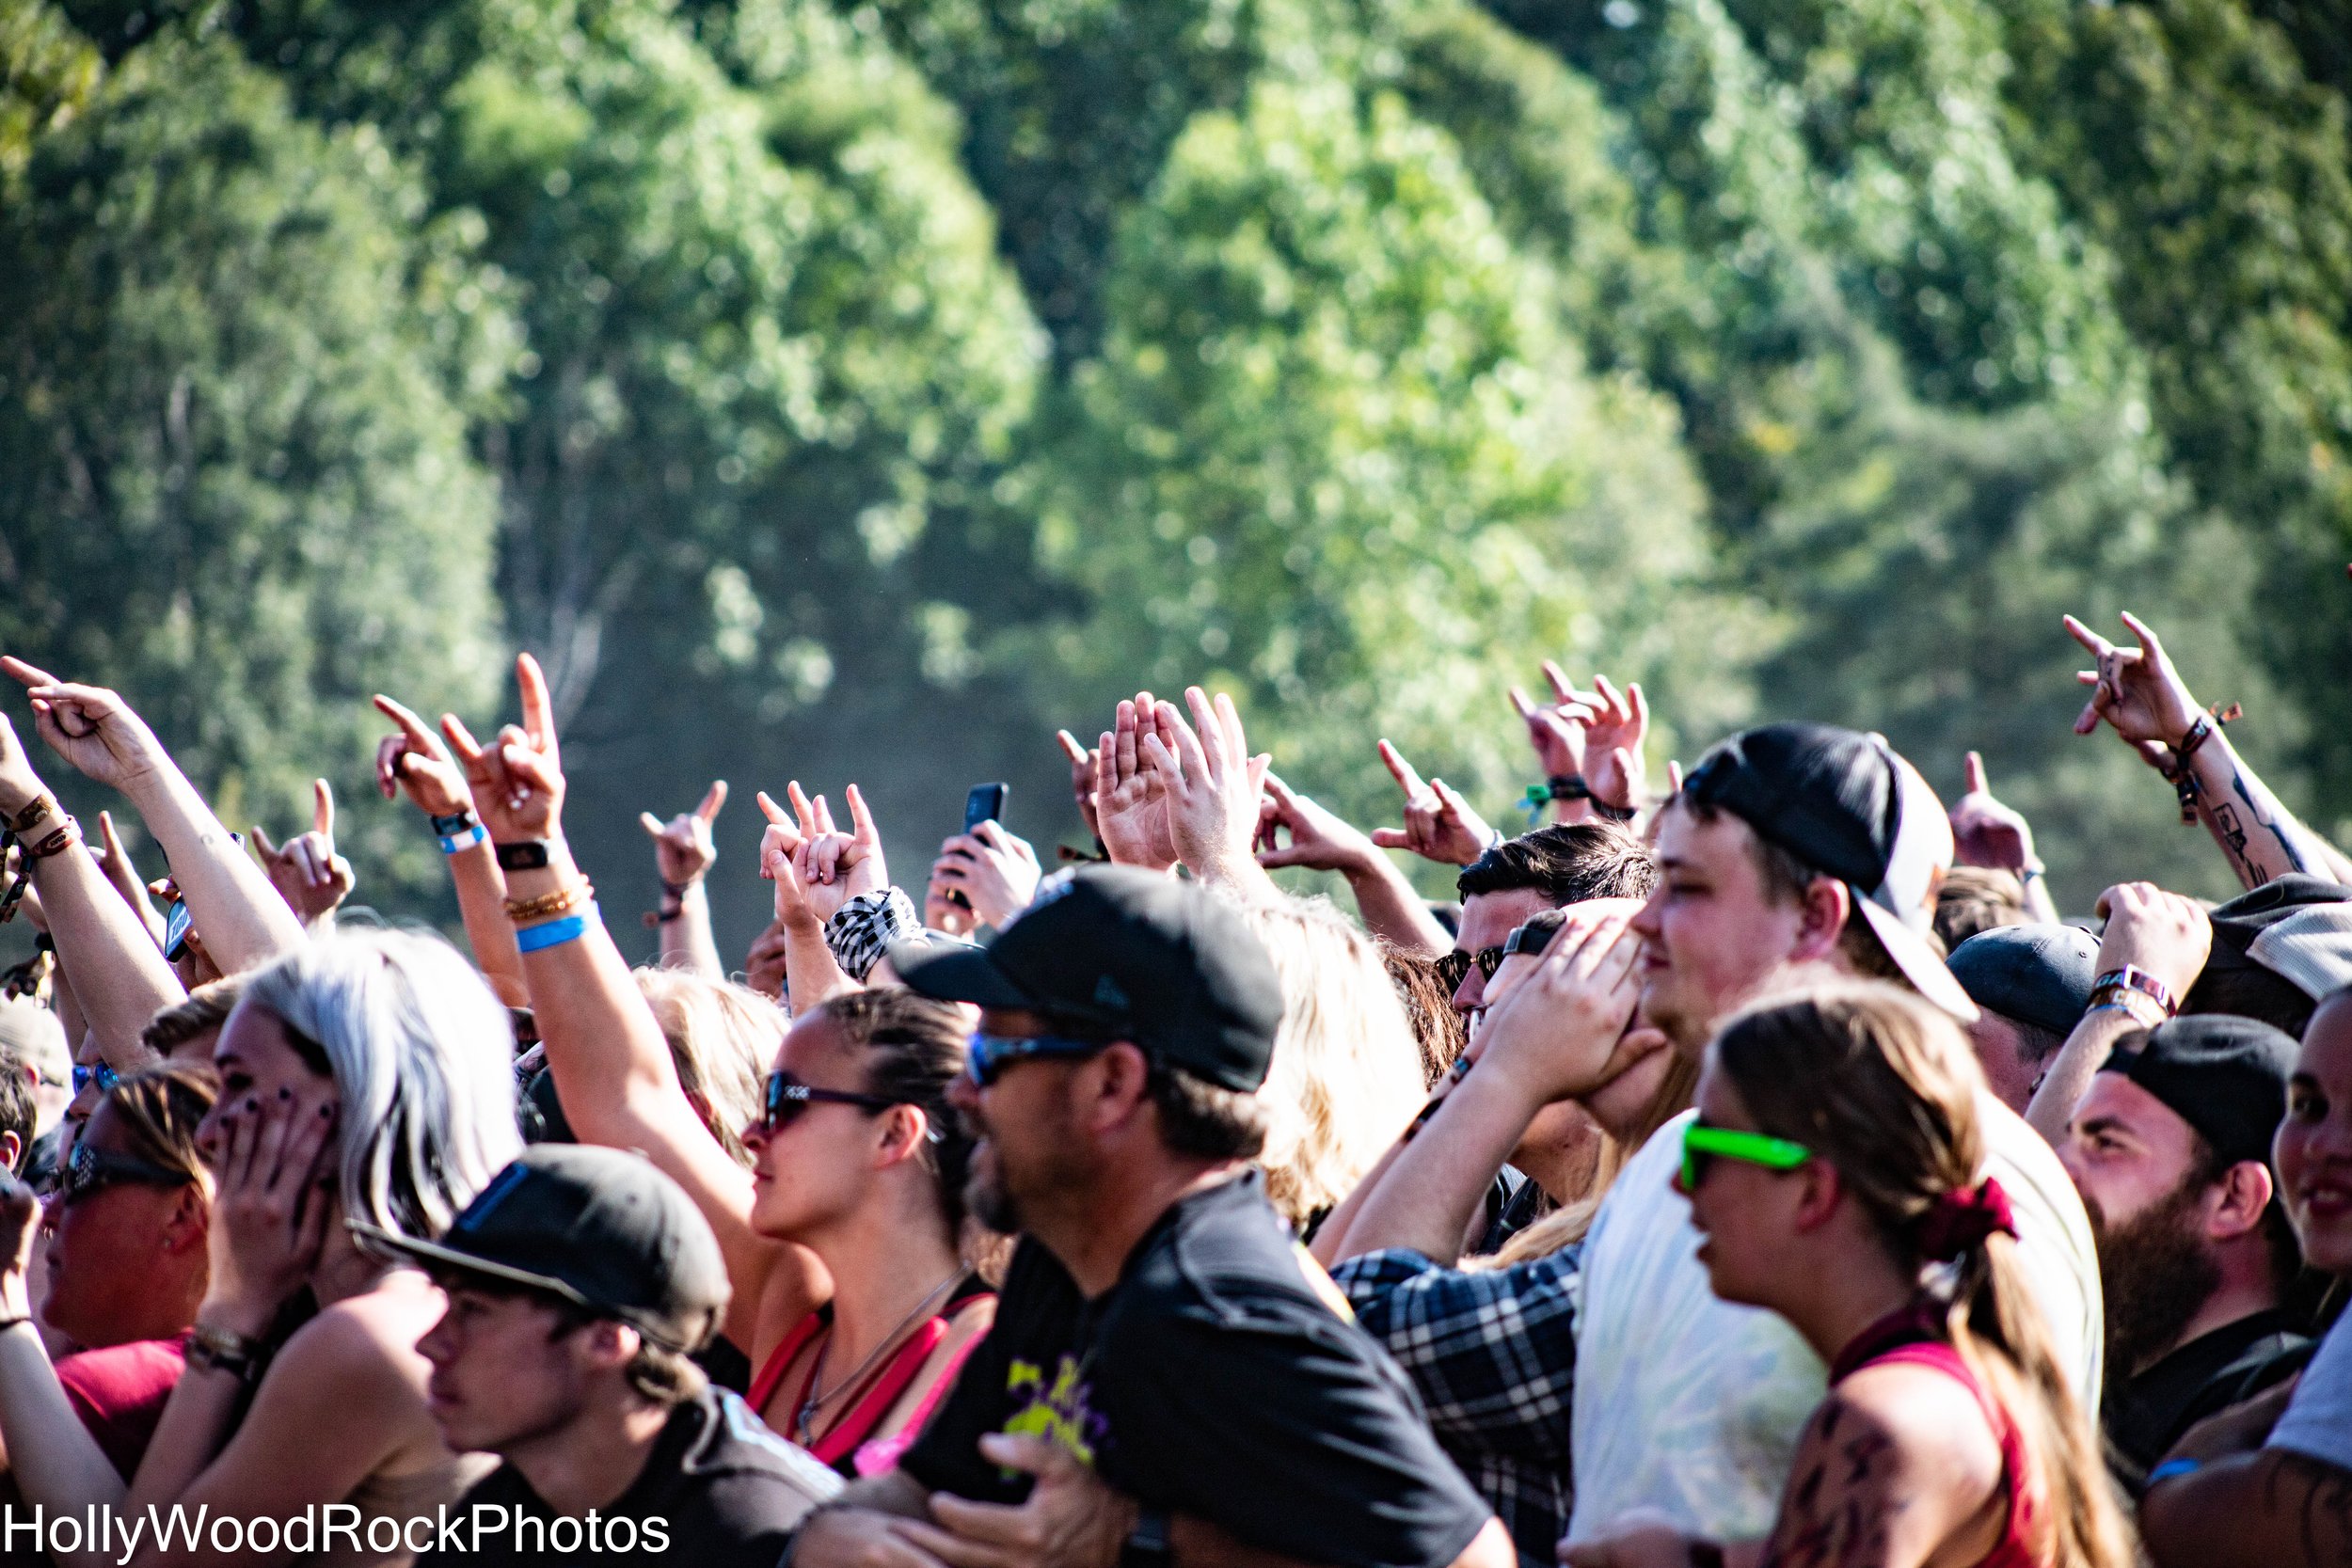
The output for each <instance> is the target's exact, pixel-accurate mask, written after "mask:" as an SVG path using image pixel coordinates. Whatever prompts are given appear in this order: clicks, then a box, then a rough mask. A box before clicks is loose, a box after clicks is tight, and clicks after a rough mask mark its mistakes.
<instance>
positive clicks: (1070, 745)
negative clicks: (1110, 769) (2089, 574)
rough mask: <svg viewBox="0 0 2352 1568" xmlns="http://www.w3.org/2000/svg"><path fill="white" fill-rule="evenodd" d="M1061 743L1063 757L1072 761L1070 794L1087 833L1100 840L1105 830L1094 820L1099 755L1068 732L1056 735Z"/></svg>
mask: <svg viewBox="0 0 2352 1568" xmlns="http://www.w3.org/2000/svg"><path fill="white" fill-rule="evenodd" d="M1054 738H1055V739H1057V740H1058V741H1060V742H1061V752H1062V755H1064V756H1066V757H1068V758H1069V759H1070V793H1071V794H1072V795H1073V797H1075V798H1076V800H1077V802H1078V815H1079V816H1083V817H1085V818H1086V824H1087V832H1089V833H1091V834H1093V835H1094V837H1095V838H1097V839H1100V838H1101V837H1102V836H1103V830H1102V829H1101V828H1100V827H1098V826H1097V825H1096V824H1095V820H1094V768H1095V763H1096V758H1097V753H1096V752H1093V751H1090V750H1089V749H1088V748H1087V747H1084V746H1081V745H1079V744H1078V737H1077V736H1074V735H1072V734H1071V733H1070V732H1069V731H1068V730H1059V731H1057V732H1056V733H1055V736H1054Z"/></svg>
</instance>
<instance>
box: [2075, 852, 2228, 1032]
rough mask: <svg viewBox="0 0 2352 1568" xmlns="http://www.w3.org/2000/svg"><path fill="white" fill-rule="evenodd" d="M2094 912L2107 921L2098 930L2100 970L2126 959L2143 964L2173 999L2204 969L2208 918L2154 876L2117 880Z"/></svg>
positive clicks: (2137, 965) (2178, 998)
mask: <svg viewBox="0 0 2352 1568" xmlns="http://www.w3.org/2000/svg"><path fill="white" fill-rule="evenodd" d="M2098 913H2099V914H2100V916H2101V917H2102V918H2103V919H2105V920H2106V929H2105V930H2103V931H2102V932H2101V933H2100V935H2099V969H2098V973H2099V974H2108V973H2111V972H2112V971H2115V970H2119V969H2122V967H2123V966H2124V965H2125V964H2130V965H2131V966H2132V967H2134V968H2135V969H2140V970H2145V971H2146V972H2147V973H2148V974H2152V975H2153V976H2155V978H2156V979H2157V980H2159V981H2161V982H2163V984H2164V985H2165V986H2166V987H2167V988H2168V989H2169V990H2170V991H2171V992H2172V1000H2173V1002H2174V1003H2175V1004H2176V1005H2177V1004H2178V1003H2180V1002H2181V1001H2182V1000H2183V999H2184V998H2185V997H2186V996H2187V995H2188V989H2189V987H2191V986H2193V985H2195V984H2196V983H2197V977H2198V976H2199V975H2201V974H2203V973H2204V972H2205V959H2206V958H2209V957H2210V956H2211V955H2212V953H2213V922H2212V920H2210V919H2209V918H2207V916H2206V914H2205V911H2204V908H2203V906H2201V905H2200V904H2199V903H2198V902H2197V900H2195V899H2194V898H2185V897H2183V896H2182V895H2179V894H2177V893H2167V892H2166V891H2165V890H2164V889H2162V888H2160V887H2158V886H2156V885H2155V884H2154V883H2153V882H2121V883H2118V884H2117V885H2116V886H2114V887H2111V888H2109V889H2107V890H2106V892H2105V893H2103V894H2101V895H2099V905H2098Z"/></svg>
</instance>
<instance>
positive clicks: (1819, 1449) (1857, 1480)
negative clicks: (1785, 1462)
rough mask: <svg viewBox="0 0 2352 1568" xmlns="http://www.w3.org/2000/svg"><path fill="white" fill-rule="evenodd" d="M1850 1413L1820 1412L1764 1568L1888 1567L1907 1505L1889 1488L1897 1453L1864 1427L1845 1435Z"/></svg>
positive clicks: (1834, 1401)
mask: <svg viewBox="0 0 2352 1568" xmlns="http://www.w3.org/2000/svg"><path fill="white" fill-rule="evenodd" d="M1846 1414H1847V1411H1846V1406H1845V1403H1844V1402H1843V1401H1841V1400H1839V1399H1838V1398H1837V1397H1836V1395H1835V1394H1833V1395H1831V1396H1830V1398H1829V1399H1828V1400H1827V1401H1826V1402H1824V1403H1823V1404H1822V1406H1821V1410H1820V1415H1819V1416H1817V1417H1816V1418H1815V1419H1814V1430H1813V1432H1812V1433H1811V1435H1810V1436H1809V1437H1808V1438H1807V1439H1806V1441H1805V1443H1804V1457H1803V1458H1802V1459H1801V1460H1800V1462H1799V1467H1798V1471H1797V1474H1796V1475H1795V1476H1794V1477H1792V1478H1791V1480H1790V1481H1789V1485H1788V1499H1787V1500H1786V1501H1785V1502H1784V1503H1783V1504H1782V1506H1781V1514H1780V1520H1779V1522H1778V1523H1777V1524H1775V1525H1774V1526H1773V1527H1772V1539H1771V1540H1770V1541H1769V1542H1767V1543H1766V1544H1765V1549H1764V1558H1763V1561H1762V1563H1761V1565H1760V1568H1855V1565H1859V1564H1865V1563H1874V1562H1878V1561H1880V1560H1883V1557H1884V1555H1885V1551H1886V1546H1887V1532H1888V1529H1889V1528H1890V1526H1891V1525H1892V1523H1893V1521H1894V1519H1895V1517H1896V1515H1898V1514H1899V1513H1902V1512H1903V1511H1904V1509H1906V1508H1907V1507H1909V1506H1910V1500H1909V1498H1907V1497H1904V1496H1903V1495H1902V1494H1901V1493H1900V1492H1899V1491H1897V1490H1895V1489H1894V1488H1893V1487H1892V1486H1891V1485H1890V1484H1889V1482H1890V1481H1891V1472H1892V1470H1893V1468H1894V1459H1895V1445H1894V1442H1893V1441H1892V1440H1891V1439H1890V1438H1888V1437H1887V1436H1886V1435H1885V1433H1881V1432H1877V1431H1874V1430H1871V1429H1870V1428H1868V1427H1867V1426H1865V1427H1863V1428H1862V1429H1860V1430H1849V1431H1847V1432H1846V1433H1843V1434H1842V1435H1841V1434H1840V1430H1839V1429H1840V1428H1841V1426H1844V1425H1845V1424H1846V1423H1845V1417H1846Z"/></svg>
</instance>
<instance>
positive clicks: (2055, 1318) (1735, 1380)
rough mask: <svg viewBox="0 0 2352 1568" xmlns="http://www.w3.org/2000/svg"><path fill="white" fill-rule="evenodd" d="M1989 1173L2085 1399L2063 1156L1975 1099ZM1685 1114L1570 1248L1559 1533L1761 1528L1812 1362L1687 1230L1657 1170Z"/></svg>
mask: <svg viewBox="0 0 2352 1568" xmlns="http://www.w3.org/2000/svg"><path fill="white" fill-rule="evenodd" d="M1977 1109H1978V1114H1979V1117H1982V1118H1983V1124H1984V1130H1985V1135H1986V1144H1987V1148H1988V1154H1987V1157H1986V1160H1985V1171H1986V1174H1988V1175H1991V1176H1994V1177H1996V1178H1997V1179H1998V1180H2000V1183H2001V1185H2002V1186H2003V1187H2004V1188H2005V1189H2007V1190H2008V1193H2009V1196H2010V1206H2011V1208H2012V1209H2013V1211H2014V1212H2015V1215H2016V1220H2017V1230H2018V1237H2019V1245H2018V1252H2019V1257H2020V1259H2021V1261H2022V1262H2023V1263H2024V1265H2025V1270H2026V1282H2027V1284H2028V1285H2029V1287H2030V1288H2031V1290H2032V1291H2033V1297H2034V1301H2035V1304H2036V1305H2037V1306H2038V1307H2041V1309H2042V1317H2043V1319H2044V1320H2045V1321H2046V1323H2048V1325H2049V1329H2050V1338H2051V1343H2052V1348H2053V1349H2054V1350H2055V1351H2056V1353H2057V1355H2058V1366H2059V1367H2060V1369H2061V1370H2065V1371H2067V1372H2069V1373H2071V1374H2072V1377H2073V1381H2074V1386H2075V1387H2076V1389H2077V1390H2078V1391H2079V1392H2080V1393H2081V1396H2082V1398H2083V1399H2084V1402H2085V1403H2086V1405H2090V1403H2091V1402H2092V1401H2093V1399H2094V1398H2095V1394H2096V1390H2097V1388H2098V1386H2099V1365H2100V1354H2099V1353H2100V1343H2101V1338H2102V1336H2103V1334H2104V1325H2103V1323H2102V1321H2101V1312H2102V1310H2103V1308H2102V1306H2101V1298H2100V1295H2099V1266H2098V1255H2097V1253H2096V1252H2095V1251H2094V1250H2093V1245H2092V1242H2091V1238H2090V1217H2089V1216H2088V1215H2087V1214H2086V1213H2085V1212H2083V1206H2082V1200H2081V1198H2080V1197H2079V1196H2076V1194H2075V1192H2074V1183H2073V1182H2071V1181H2069V1180H2067V1177H2066V1171H2065V1167H2063V1166H2062V1165H2060V1164H2058V1156H2057V1155H2056V1154H2054V1153H2052V1152H2051V1150H2050V1147H2049V1145H2048V1144H2046V1143H2044V1142H2043V1141H2042V1137H2041V1135H2040V1134H2039V1133H2037V1132H2034V1130H2033V1129H2032V1128H2031V1127H2029V1126H2027V1125H2026V1122H2025V1120H2024V1118H2023V1117H2019V1116H2018V1115H2017V1113H2016V1112H2014V1111H2011V1110H2010V1109H2009V1108H2008V1107H2007V1106H2005V1105H2003V1104H2001V1103H2000V1102H1999V1101H1996V1100H1994V1099H1993V1097H1992V1096H1991V1095H1990V1094H1984V1095H1979V1097H1978V1100H1977ZM1696 1114H1697V1113H1696V1112H1690V1111H1686V1112H1684V1113H1683V1114H1682V1115H1681V1116H1680V1117H1676V1118H1675V1119H1674V1120H1673V1121H1670V1122H1668V1123H1667V1124H1666V1125H1665V1126H1664V1127H1662V1128H1660V1129H1659V1130H1658V1132H1656V1133H1654V1134H1652V1135H1651V1137H1650V1139H1649V1141H1648V1142H1647V1143H1645V1144H1644V1145H1643V1146H1642V1148H1640V1150H1639V1151H1637V1152H1636V1153H1635V1154H1634V1156H1633V1158H1632V1159H1631V1160H1629V1161H1628V1162H1627V1164H1626V1167H1625V1170H1624V1172H1623V1173H1622V1174H1621V1175H1619V1176H1618V1178H1617V1180H1616V1184H1615V1185H1614V1186H1613V1187H1611V1188H1610V1189H1609V1196H1607V1197H1606V1198H1605V1199H1603V1200H1602V1202H1601V1207H1600V1212H1599V1213H1598V1214H1597V1215H1596V1216H1595V1217H1594V1220H1593V1228H1592V1231H1591V1234H1590V1235H1588V1236H1587V1237H1586V1238H1585V1243H1584V1268H1583V1272H1582V1275H1581V1276H1580V1279H1579V1281H1578V1283H1579V1288H1580V1291H1581V1301H1580V1303H1579V1310H1578V1313H1577V1317H1576V1369H1577V1370H1576V1391H1575V1394H1574V1402H1573V1415H1572V1418H1571V1420H1570V1445H1571V1447H1570V1452H1571V1455H1572V1458H1573V1462H1574V1466H1575V1481H1576V1512H1575V1514H1574V1516H1573V1518H1572V1519H1571V1521H1570V1523H1569V1526H1568V1539H1569V1540H1571V1541H1583V1540H1589V1539H1591V1538H1592V1537H1594V1536H1596V1535H1598V1534H1601V1533H1602V1532H1604V1531H1605V1530H1606V1529H1607V1528H1609V1526H1610V1524H1611V1522H1612V1521H1613V1520H1615V1519H1616V1518H1617V1517H1618V1516H1619V1515H1621V1514H1624V1513H1629V1512H1630V1511H1631V1510H1634V1509H1637V1508H1647V1509H1653V1510H1656V1511H1658V1512H1660V1513H1664V1514H1665V1515H1666V1516H1667V1517H1668V1518H1670V1519H1672V1520H1673V1521H1674V1523H1675V1524H1676V1526H1677V1528H1681V1529H1684V1530H1688V1531H1691V1532H1692V1533H1694V1534H1698V1535H1704V1536H1707V1537H1708V1538H1710V1539H1712V1540H1718V1541H1721V1540H1735V1541H1737V1540H1748V1539H1752V1538H1754V1537H1756V1536H1760V1535H1762V1534H1763V1533H1764V1532H1765V1531H1766V1530H1768V1529H1770V1528H1772V1519H1773V1516H1774V1515H1775V1514H1776V1513H1778V1512H1779V1506H1780V1492H1781V1487H1782V1485H1783V1484H1784V1483H1785V1482H1786V1481H1787V1480H1788V1467H1789V1465H1790V1464H1791V1463H1792V1462H1793V1461H1794V1459H1795V1457H1796V1449H1797V1439H1798V1438H1799V1437H1800V1436H1802V1435H1803V1434H1804V1423H1805V1418H1807V1417H1808V1416H1810V1415H1811V1414H1812V1412H1813V1407H1814V1406H1815V1405H1817V1404H1819V1403H1820V1402H1821V1397H1822V1395H1823V1394H1824V1393H1826V1392H1827V1391H1828V1383H1827V1370H1826V1369H1825V1368H1823V1367H1822V1365H1821V1361H1820V1357H1819V1356H1817V1355H1815V1354H1813V1352H1812V1350H1811V1349H1810V1348H1809V1347H1808V1346H1807V1345H1806V1344H1805V1342H1804V1340H1803V1339H1802V1338H1798V1336H1797V1331H1796V1330H1795V1329H1793V1328H1790V1327H1789V1326H1788V1323H1786V1322H1784V1321H1783V1320H1782V1319H1780V1318H1779V1317H1777V1316H1775V1315H1773V1314H1772V1313H1770V1312H1766V1311H1763V1310H1761V1309H1759V1308H1756V1307H1737V1306H1734V1305H1732V1304H1731V1303H1729V1302H1726V1301H1723V1300H1720V1299H1718V1298H1717V1297H1716V1295H1715V1293H1714V1291H1713V1290H1712V1289H1710V1288H1709V1286H1708V1276H1707V1267H1706V1265H1705V1264H1703V1263H1701V1262H1700V1261H1699V1260H1698V1247H1699V1233H1698V1231H1697V1230H1696V1229H1695V1228H1694V1227H1692V1224H1691V1205H1690V1202H1689V1200H1688V1199H1686V1198H1684V1197H1683V1196H1682V1195H1681V1194H1679V1193H1677V1192H1676V1191H1675V1190H1674V1187H1673V1184H1672V1180H1673V1177H1674V1173H1675V1170H1676V1168H1677V1166H1678V1165H1679V1164H1681V1160H1682V1130H1683V1128H1684V1127H1686V1126H1687V1125H1689V1123H1690V1122H1691V1120H1692V1117H1694V1116H1696Z"/></svg>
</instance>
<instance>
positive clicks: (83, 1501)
mask: <svg viewBox="0 0 2352 1568" xmlns="http://www.w3.org/2000/svg"><path fill="white" fill-rule="evenodd" d="M0 1433H6V1434H7V1438H8V1455H9V1460H10V1473H11V1474H12V1475H13V1476H14V1477H15V1480H16V1484H17V1490H18V1491H19V1492H20V1493H22V1494H23V1495H24V1500H25V1501H26V1502H28V1503H31V1504H33V1505H34V1506H36V1507H39V1508H43V1509H46V1510H48V1511H49V1512H50V1513H53V1514H58V1513H64V1514H82V1513H87V1511H88V1510H90V1509H92V1508H114V1507H118V1506H119V1505H120V1503H121V1502H122V1499H123V1497H124V1494H125V1491H126V1488H125V1487H124V1485H123V1481H122V1478H121V1477H120V1476H119V1475H117V1474H115V1468H114V1466H113V1465H111V1464H109V1463H107V1460H106V1455H105V1453H104V1451H103V1450H102V1449H100V1448H99V1446H98V1440H97V1439H96V1438H94V1437H92V1436H91V1435H90V1434H89V1430H88V1429H87V1427H85V1426H83V1425H82V1421H81V1418H79V1417H78V1416H76V1415H74V1413H73V1406H72V1403H71V1402H68V1401H67V1399H66V1394H65V1388H64V1386H62V1385H60V1384H59V1383H58V1381H57V1371H56V1368H55V1367H53V1366H51V1365H50V1363H49V1353H48V1352H47V1351H46V1350H44V1349H42V1347H41V1342H40V1335H38V1334H36V1333H34V1332H33V1331H32V1329H31V1327H30V1325H29V1324H28V1325H25V1326H24V1327H21V1328H14V1329H9V1330H6V1331H0ZM63 1560H64V1561H66V1562H68V1563H72V1564H74V1565H75V1568H79V1565H80V1564H82V1563H86V1562H87V1563H92V1564H95V1563H97V1562H99V1561H101V1560H105V1561H107V1562H109V1563H111V1561H112V1559H111V1557H108V1556H103V1554H98V1553H88V1554H72V1553H69V1554H66V1555H65V1556H64V1558H63Z"/></svg>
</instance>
